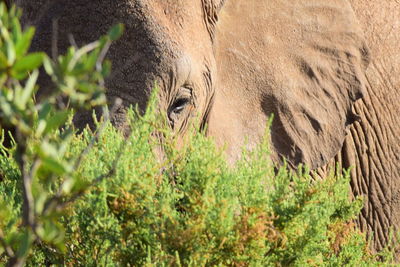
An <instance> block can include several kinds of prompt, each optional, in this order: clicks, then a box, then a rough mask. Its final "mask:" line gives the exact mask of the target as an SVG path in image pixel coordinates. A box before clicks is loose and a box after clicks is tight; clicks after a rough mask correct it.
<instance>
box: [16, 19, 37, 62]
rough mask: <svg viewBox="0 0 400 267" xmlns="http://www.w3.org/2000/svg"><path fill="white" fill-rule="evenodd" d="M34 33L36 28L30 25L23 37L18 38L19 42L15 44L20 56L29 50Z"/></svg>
mask: <svg viewBox="0 0 400 267" xmlns="http://www.w3.org/2000/svg"><path fill="white" fill-rule="evenodd" d="M34 34H35V28H33V27H29V28H28V30H27V31H26V32H24V33H23V34H22V36H21V38H19V39H18V42H17V43H16V45H15V52H16V53H17V57H18V58H19V57H22V56H23V55H25V54H26V52H28V49H29V47H30V45H31V42H32V38H33V35H34Z"/></svg>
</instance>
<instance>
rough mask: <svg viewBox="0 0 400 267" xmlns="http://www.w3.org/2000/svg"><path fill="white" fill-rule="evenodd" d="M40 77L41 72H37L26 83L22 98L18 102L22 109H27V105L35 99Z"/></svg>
mask: <svg viewBox="0 0 400 267" xmlns="http://www.w3.org/2000/svg"><path fill="white" fill-rule="evenodd" d="M38 77H39V71H38V70H35V71H33V72H32V74H31V76H30V77H29V79H28V81H27V82H26V85H25V88H24V90H23V92H22V95H21V98H20V99H19V101H18V105H19V107H20V108H21V109H23V108H25V106H26V103H27V102H28V101H29V99H31V98H32V97H33V92H34V90H35V85H36V81H37V78H38Z"/></svg>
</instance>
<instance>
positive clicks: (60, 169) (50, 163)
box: [42, 157, 68, 175]
mask: <svg viewBox="0 0 400 267" xmlns="http://www.w3.org/2000/svg"><path fill="white" fill-rule="evenodd" d="M42 160H43V167H44V168H46V169H48V170H50V171H51V172H53V173H55V174H56V175H63V174H65V173H66V172H68V168H67V166H65V164H62V163H61V162H59V161H57V160H56V159H54V158H51V157H45V158H44V159H42Z"/></svg>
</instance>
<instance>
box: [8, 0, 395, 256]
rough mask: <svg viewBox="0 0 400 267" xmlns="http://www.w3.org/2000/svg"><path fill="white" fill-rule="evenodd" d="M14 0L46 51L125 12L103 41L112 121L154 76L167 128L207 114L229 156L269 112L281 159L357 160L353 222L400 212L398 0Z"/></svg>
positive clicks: (140, 100)
mask: <svg viewBox="0 0 400 267" xmlns="http://www.w3.org/2000/svg"><path fill="white" fill-rule="evenodd" d="M15 2H16V3H17V5H19V6H20V7H22V8H23V10H24V15H23V18H22V20H23V25H34V26H36V28H37V34H36V37H35V38H34V40H33V44H32V50H40V51H46V52H47V53H49V54H51V53H52V51H53V53H54V50H55V48H56V50H57V51H58V52H63V51H65V50H66V48H67V47H68V46H69V45H70V44H71V43H72V44H76V45H78V46H81V45H84V44H86V43H89V42H91V41H94V40H96V39H97V38H98V37H99V36H101V35H102V34H104V33H106V31H107V30H108V29H109V28H110V27H111V26H112V25H113V24H115V23H119V22H121V23H123V24H125V27H126V31H125V34H124V35H123V37H122V38H121V39H120V40H119V41H117V42H116V43H115V44H113V45H112V46H111V48H110V51H109V54H108V57H109V59H111V60H112V62H113V72H112V75H111V76H110V77H109V79H108V80H107V81H106V85H107V88H108V89H107V97H108V100H109V102H110V103H113V101H114V99H116V98H120V99H122V103H121V104H120V105H119V106H117V107H116V108H115V110H116V111H115V113H114V114H113V118H112V119H113V123H114V124H115V126H116V127H119V128H122V129H123V128H124V127H126V125H125V119H124V118H125V114H126V109H127V107H128V106H130V105H135V104H137V105H138V106H139V108H140V109H141V110H144V109H145V107H146V104H147V102H148V100H149V96H150V95H151V92H152V88H153V87H154V84H155V83H157V84H158V86H159V99H160V101H159V104H158V105H159V106H158V108H159V110H161V111H163V112H165V113H166V114H167V117H168V121H169V124H170V127H171V128H172V129H173V131H175V132H176V133H178V134H179V135H185V134H186V132H187V129H188V128H189V126H190V125H193V124H194V123H200V125H199V127H200V129H204V130H205V132H206V134H207V135H209V136H211V137H213V138H214V140H215V142H216V144H217V145H219V146H226V155H227V158H228V160H229V161H230V162H232V163H233V164H234V162H235V161H236V160H237V159H238V158H239V157H240V155H241V151H242V148H243V147H244V146H245V148H246V149H252V148H254V147H255V146H256V145H257V144H258V143H259V142H260V140H262V138H263V136H264V133H265V127H266V125H267V122H268V120H269V117H270V116H271V114H274V119H273V122H272V125H271V134H270V143H271V149H272V155H271V157H272V160H273V161H274V162H275V163H276V164H277V165H281V164H283V162H287V164H288V166H289V167H290V168H293V169H296V167H297V166H298V165H299V164H304V165H307V166H309V168H310V169H311V170H315V171H316V172H317V173H319V174H320V175H322V176H323V175H325V173H326V172H327V171H328V170H329V169H330V168H331V166H333V165H334V164H336V163H339V164H340V165H341V166H342V167H343V168H350V167H352V169H351V172H350V176H351V187H352V192H353V194H354V195H355V196H364V197H365V200H366V201H365V207H364V208H363V210H362V212H361V215H360V218H359V219H358V224H359V226H360V228H361V230H363V231H365V232H367V233H370V234H372V233H373V247H374V249H376V250H380V249H382V248H383V246H385V245H386V244H388V242H389V230H390V229H391V227H394V228H396V227H397V226H399V225H400V164H399V163H400V116H398V114H400V109H399V107H400V95H399V90H397V89H399V88H400V56H399V52H400V49H399V43H400V42H399V41H400V37H399V36H400V24H399V23H398V18H399V17H400V4H399V2H398V1H394V0H392V1H378V0H371V1H364V0H329V1H326V0H291V1H289V0H268V1H267V0H93V1H86V0H85V1H84V0H15ZM55 37H56V38H55ZM55 41H56V43H57V45H56V47H55V46H54V43H55ZM42 84H43V86H42V87H44V88H46V86H47V87H49V86H48V82H46V81H43V82H42ZM43 90H46V89H43ZM49 90H50V89H49ZM194 118H197V119H194ZM198 118H200V120H199V119H198ZM88 120H89V119H88V117H85V116H84V115H82V116H80V118H77V120H76V123H77V124H78V125H79V124H81V125H82V124H85V123H87V122H88Z"/></svg>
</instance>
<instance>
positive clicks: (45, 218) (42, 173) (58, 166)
mask: <svg viewBox="0 0 400 267" xmlns="http://www.w3.org/2000/svg"><path fill="white" fill-rule="evenodd" d="M19 17H20V10H18V9H16V8H15V7H12V8H11V9H10V10H9V11H8V10H7V8H6V6H5V4H4V3H0V31H1V32H0V125H2V126H3V127H5V128H7V129H13V132H14V136H13V137H12V138H14V141H15V142H16V146H14V148H13V149H11V150H7V149H6V148H5V147H3V148H2V153H3V156H7V155H11V157H12V158H13V159H14V160H15V163H16V164H17V166H18V171H19V175H20V177H21V178H20V180H19V181H16V182H17V183H18V184H20V186H21V188H22V191H21V195H20V197H21V198H22V203H21V204H20V205H21V209H22V214H19V213H18V212H17V213H16V212H15V211H14V210H13V209H14V208H15V207H12V205H11V206H10V205H9V203H6V202H5V201H4V196H1V195H0V209H1V212H0V219H1V221H0V242H1V245H2V246H1V247H0V253H2V252H5V254H6V255H7V257H8V258H9V261H8V265H9V266H21V265H22V264H23V263H24V262H25V260H26V257H27V256H28V253H29V250H30V247H31V246H32V245H33V244H34V243H39V244H40V243H42V242H45V243H48V244H52V245H54V246H55V247H57V248H58V249H59V250H60V251H65V245H64V243H63V235H62V231H63V228H62V226H61V225H60V224H59V222H58V217H59V216H60V215H59V212H60V211H61V208H62V207H63V206H64V205H65V204H66V203H68V202H70V201H73V200H74V199H75V198H76V197H77V196H78V195H79V194H81V192H82V191H83V190H85V188H86V187H87V186H88V185H87V184H84V183H82V182H81V181H80V178H79V177H78V176H76V175H75V173H74V172H75V170H76V169H77V168H78V167H79V165H80V163H81V162H80V161H81V156H82V155H83V153H85V151H83V152H81V154H80V156H77V157H69V158H67V157H65V153H66V151H67V147H68V144H69V142H70V140H71V138H72V136H73V133H74V132H73V129H72V127H71V124H70V123H67V122H68V121H69V120H70V119H71V117H72V115H73V111H74V110H79V109H82V108H86V109H91V108H93V107H95V106H98V105H103V106H104V105H105V95H104V77H106V76H107V75H108V74H109V73H110V63H109V62H107V61H104V55H105V53H106V51H107V49H108V48H109V45H110V42H111V41H112V40H115V39H117V38H118V37H119V36H120V35H121V33H122V26H121V25H118V26H116V27H115V28H113V29H112V30H111V31H110V32H109V34H108V35H107V36H105V37H103V38H101V39H100V40H99V41H97V42H94V43H91V44H88V45H86V46H84V47H82V48H79V49H78V48H74V47H71V48H70V49H69V50H68V52H67V54H66V55H65V56H59V57H58V58H57V59H56V60H55V61H52V60H51V59H50V58H48V57H47V56H46V55H45V54H44V53H40V52H38V53H29V52H28V50H29V47H30V44H31V40H32V38H33V35H34V32H35V31H34V29H33V28H32V27H30V28H28V29H27V30H24V31H22V29H21V25H20V23H19ZM42 64H43V65H44V69H45V70H46V73H47V74H48V75H50V76H51V78H52V80H53V83H54V86H53V88H52V91H51V93H50V94H49V95H48V96H47V97H46V98H44V99H43V100H40V101H37V100H36V99H35V94H36V92H37V89H38V87H37V85H36V82H37V79H38V76H39V70H38V68H39V67H41V66H42ZM105 114H106V110H105ZM2 136H3V138H5V133H4V131H3V134H2ZM10 138H11V137H10ZM54 180H57V181H58V188H57V190H56V191H57V192H56V193H54V188H51V186H52V185H53V184H52V182H53V181H54ZM9 214H13V215H14V216H11V217H10V216H8V215H9ZM20 220H22V221H21V222H20Z"/></svg>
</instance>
